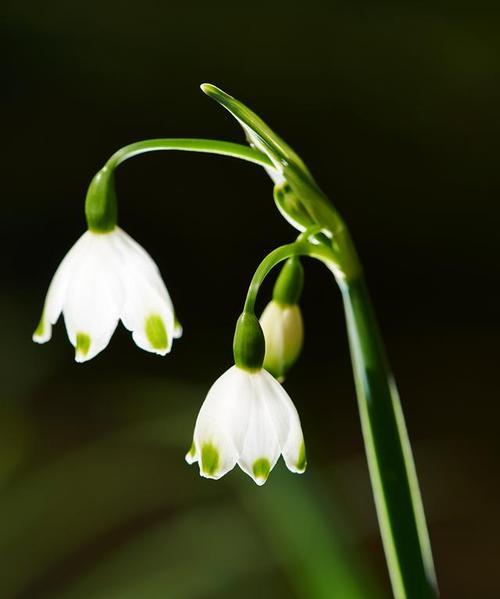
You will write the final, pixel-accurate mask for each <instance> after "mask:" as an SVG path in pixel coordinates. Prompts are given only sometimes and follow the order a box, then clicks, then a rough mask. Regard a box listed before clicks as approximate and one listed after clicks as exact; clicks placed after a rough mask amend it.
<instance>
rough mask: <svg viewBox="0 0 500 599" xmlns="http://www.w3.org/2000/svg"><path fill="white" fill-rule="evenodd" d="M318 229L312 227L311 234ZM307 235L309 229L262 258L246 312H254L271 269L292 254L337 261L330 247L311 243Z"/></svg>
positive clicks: (250, 286)
mask: <svg viewBox="0 0 500 599" xmlns="http://www.w3.org/2000/svg"><path fill="white" fill-rule="evenodd" d="M316 230H317V227H315V228H314V230H312V229H311V233H310V235H314V234H315V233H316ZM306 237H307V231H304V233H301V235H299V238H298V239H297V241H295V242H294V243H289V244H287V245H282V246H280V247H278V248H276V249H275V250H273V251H272V252H270V253H269V254H268V255H267V256H266V257H265V258H264V259H263V260H262V262H261V263H260V264H259V266H258V267H257V270H256V271H255V273H254V275H253V277H252V280H251V281H250V285H249V287H248V292H247V296H246V300H245V306H244V308H243V311H244V312H251V313H253V312H254V310H255V302H256V300H257V294H258V292H259V289H260V286H261V285H262V283H263V281H264V279H265V278H266V277H267V275H268V274H269V273H270V271H271V270H272V269H273V268H274V267H275V266H276V265H277V264H279V263H280V262H283V260H286V259H287V258H290V257H292V256H310V257H311V258H317V259H319V260H322V261H323V262H328V263H332V262H335V254H334V253H333V252H332V250H331V249H330V248H329V247H327V246H326V245H324V244H313V243H310V242H309V241H307V239H306ZM335 263H336V262H335Z"/></svg>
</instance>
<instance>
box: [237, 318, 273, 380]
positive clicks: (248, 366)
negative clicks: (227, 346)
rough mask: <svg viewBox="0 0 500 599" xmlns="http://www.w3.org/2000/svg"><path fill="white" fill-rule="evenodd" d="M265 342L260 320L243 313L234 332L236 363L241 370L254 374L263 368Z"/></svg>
mask: <svg viewBox="0 0 500 599" xmlns="http://www.w3.org/2000/svg"><path fill="white" fill-rule="evenodd" d="M265 349H266V347H265V341H264V334H263V332H262V328H261V326H260V323H259V320H258V319H257V317H256V316H255V314H252V313H250V312H243V314H242V315H241V316H240V317H239V318H238V322H237V323H236V330H235V332H234V341H233V353H234V363H235V364H236V366H238V367H239V368H242V369H243V370H247V371H249V372H254V371H256V370H260V369H261V368H262V363H263V361H264V353H265Z"/></svg>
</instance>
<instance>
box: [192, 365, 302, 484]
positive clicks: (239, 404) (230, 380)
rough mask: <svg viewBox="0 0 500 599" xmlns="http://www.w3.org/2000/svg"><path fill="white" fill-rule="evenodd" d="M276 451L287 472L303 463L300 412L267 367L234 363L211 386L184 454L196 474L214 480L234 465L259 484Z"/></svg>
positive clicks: (264, 477)
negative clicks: (195, 466)
mask: <svg viewBox="0 0 500 599" xmlns="http://www.w3.org/2000/svg"><path fill="white" fill-rule="evenodd" d="M280 455H283V458H284V460H285V463H286V465H287V467H288V469H289V470H291V471H292V472H297V473H302V472H304V470H305V467H306V454H305V446H304V438H303V435H302V429H301V426H300V420H299V415H298V414H297V410H296V409H295V406H294V405H293V402H292V400H291V399H290V397H289V395H288V394H287V392H286V391H285V390H284V388H283V387H282V386H281V385H280V384H279V383H278V382H277V381H276V379H274V378H273V376H272V375H271V374H269V373H268V372H267V371H266V370H263V369H257V370H255V371H253V372H252V371H249V370H245V369H244V368H240V367H238V366H233V367H231V368H230V369H229V370H227V371H226V372H225V373H224V374H223V375H222V376H221V377H219V379H217V381H216V382H215V383H214V384H213V385H212V387H211V389H210V390H209V392H208V395H207V397H206V399H205V401H204V403H203V405H202V407H201V410H200V413H199V415H198V419H197V421H196V426H195V431H194V440H193V444H192V446H191V449H190V451H189V452H188V453H187V455H186V461H187V462H188V463H189V464H192V463H194V462H198V463H199V467H200V474H201V475H202V476H204V477H206V478H212V479H219V478H220V477H221V476H223V475H224V474H226V473H227V472H228V471H229V470H231V469H232V468H234V466H235V464H238V465H239V466H240V468H241V469H242V470H243V471H244V472H246V473H247V474H248V475H249V476H251V477H252V478H253V479H254V481H255V482H256V483H257V484H258V485H262V484H264V483H265V481H266V479H267V477H268V475H269V473H270V471H271V470H272V469H273V467H274V466H275V464H276V462H277V460H278V458H279V456H280Z"/></svg>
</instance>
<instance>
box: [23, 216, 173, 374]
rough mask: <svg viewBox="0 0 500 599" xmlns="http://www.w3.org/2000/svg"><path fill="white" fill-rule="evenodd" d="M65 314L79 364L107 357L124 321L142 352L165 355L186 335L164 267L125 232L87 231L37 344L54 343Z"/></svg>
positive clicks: (50, 301) (60, 280)
mask: <svg viewBox="0 0 500 599" xmlns="http://www.w3.org/2000/svg"><path fill="white" fill-rule="evenodd" d="M61 313H62V314H63V315H64V321H65V323H66V330H67V332H68V337H69V339H70V341H71V343H72V344H73V346H74V347H75V349H76V354H75V359H76V361H77V362H84V361H86V360H90V359H91V358H93V357H94V356H95V355H96V354H98V353H99V352H100V351H102V350H103V349H104V348H105V347H106V346H107V344H108V343H109V340H110V338H111V335H112V334H113V332H114V330H115V328H116V326H117V324H118V321H119V320H120V319H121V321H122V322H123V324H124V325H125V327H126V328H127V329H128V330H130V331H132V337H133V339H134V341H135V342H136V344H137V345H138V346H139V347H141V348H142V349H145V350H146V351H150V352H154V353H157V354H160V355H165V354H166V353H168V352H169V351H170V349H171V346H172V339H173V338H174V337H179V336H180V335H181V333H182V329H181V327H180V325H178V323H176V321H175V314H174V308H173V305H172V301H171V299H170V296H169V294H168V291H167V288H166V287H165V284H164V282H163V280H162V278H161V275H160V272H159V270H158V267H157V266H156V264H155V263H154V261H153V259H152V258H151V257H150V256H149V254H148V253H147V252H146V251H145V250H144V249H143V248H142V247H141V246H140V245H139V244H138V243H136V242H135V241H134V240H133V239H132V238H131V237H130V236H129V235H127V233H125V231H123V230H122V229H120V228H119V227H115V228H114V229H113V230H112V231H110V232H106V233H95V232H92V231H87V232H85V233H84V234H83V235H82V236H81V237H80V238H79V239H78V241H77V242H76V243H75V245H74V246H73V247H72V248H71V249H70V250H69V252H68V253H67V254H66V256H65V257H64V259H63V261H62V262H61V264H60V265H59V267H58V269H57V271H56V273H55V275H54V277H53V279H52V282H51V284H50V286H49V290H48V292H47V297H46V299H45V305H44V309H43V313H42V317H41V319H40V323H39V325H38V327H37V329H36V331H35V333H34V334H33V340H34V341H36V342H37V343H45V342H46V341H48V340H49V339H50V338H51V336H52V326H53V325H54V324H55V323H56V321H57V319H58V318H59V316H60V314H61Z"/></svg>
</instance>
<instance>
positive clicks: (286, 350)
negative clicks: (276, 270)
mask: <svg viewBox="0 0 500 599" xmlns="http://www.w3.org/2000/svg"><path fill="white" fill-rule="evenodd" d="M303 283H304V274H303V269H302V265H301V264H300V261H299V259H298V258H295V257H294V258H290V259H289V260H288V261H287V262H286V264H285V266H284V267H283V269H282V271H281V273H280V276H279V277H278V280H277V281H276V284H275V286H274V292H273V299H272V301H271V302H270V303H269V304H268V305H267V306H266V308H265V310H264V312H263V313H262V316H261V317H260V324H261V326H262V330H263V331H264V338H265V340H266V352H265V356H264V368H265V369H266V370H268V371H269V372H270V373H271V374H272V375H273V376H274V377H275V378H277V379H278V380H279V381H283V380H284V378H285V374H286V373H287V371H288V370H289V369H290V368H291V367H292V366H293V364H294V363H295V362H296V360H297V358H298V357H299V355H300V351H301V349H302V344H303V340H304V325H303V322H302V314H301V312H300V308H299V305H298V302H299V299H300V295H301V292H302V287H303Z"/></svg>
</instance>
